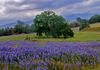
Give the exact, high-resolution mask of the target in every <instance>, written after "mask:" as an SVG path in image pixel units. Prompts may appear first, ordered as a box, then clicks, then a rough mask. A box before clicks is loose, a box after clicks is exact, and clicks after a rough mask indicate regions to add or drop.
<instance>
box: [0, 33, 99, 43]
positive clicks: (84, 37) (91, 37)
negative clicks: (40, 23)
mask: <svg viewBox="0 0 100 70" xmlns="http://www.w3.org/2000/svg"><path fill="white" fill-rule="evenodd" d="M26 37H30V40H31V41H41V42H44V41H72V42H75V41H81V42H82V41H100V32H75V36H74V37H73V38H68V39H63V38H60V39H55V38H44V37H42V38H38V37H37V36H36V35H35V34H21V35H12V36H2V37H0V41H5V40H25V38H26Z"/></svg>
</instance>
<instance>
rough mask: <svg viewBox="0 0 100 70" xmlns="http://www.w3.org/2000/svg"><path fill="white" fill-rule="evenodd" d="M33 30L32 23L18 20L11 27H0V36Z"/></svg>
mask: <svg viewBox="0 0 100 70" xmlns="http://www.w3.org/2000/svg"><path fill="white" fill-rule="evenodd" d="M32 32H34V27H33V25H28V24H25V23H24V22H22V21H20V20H18V21H17V24H16V25H15V26H14V27H13V28H12V27H11V28H9V27H6V28H2V29H0V36H7V35H13V34H22V33H26V34H28V33H32Z"/></svg>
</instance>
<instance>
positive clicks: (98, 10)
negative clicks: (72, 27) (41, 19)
mask: <svg viewBox="0 0 100 70" xmlns="http://www.w3.org/2000/svg"><path fill="white" fill-rule="evenodd" d="M44 10H53V11H55V12H56V13H57V14H58V15H62V16H64V17H65V18H66V19H69V20H73V19H75V18H77V17H82V18H89V17H90V16H92V15H94V14H100V0H0V25H3V24H7V23H10V22H14V21H16V20H19V19H20V20H25V21H26V20H27V21H30V20H32V19H33V18H34V16H35V15H37V14H39V13H41V12H42V11H44Z"/></svg>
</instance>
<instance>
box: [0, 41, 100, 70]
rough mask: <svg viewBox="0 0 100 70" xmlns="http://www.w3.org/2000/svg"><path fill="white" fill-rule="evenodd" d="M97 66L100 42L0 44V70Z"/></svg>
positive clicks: (74, 69) (69, 69) (79, 69)
mask: <svg viewBox="0 0 100 70" xmlns="http://www.w3.org/2000/svg"><path fill="white" fill-rule="evenodd" d="M99 65H100V42H95V41H94V42H31V41H30V42H29V41H4V42H3V41H2V42H0V70H5V69H7V70H90V69H91V70H92V69H93V70H94V69H95V68H96V67H97V66H99ZM87 67H88V68H89V67H90V68H89V69H86V68H87Z"/></svg>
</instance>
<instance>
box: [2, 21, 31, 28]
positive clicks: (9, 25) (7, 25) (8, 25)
mask: <svg viewBox="0 0 100 70" xmlns="http://www.w3.org/2000/svg"><path fill="white" fill-rule="evenodd" d="M23 22H24V23H25V24H29V25H30V24H32V21H23ZM16 24H17V22H13V23H7V24H1V25H0V28H6V27H14V26H15V25H16Z"/></svg>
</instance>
